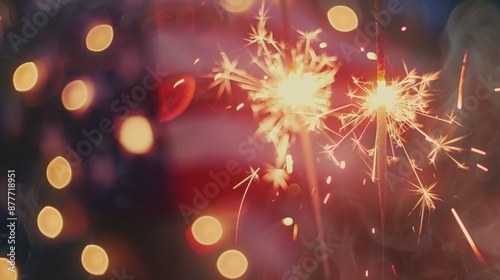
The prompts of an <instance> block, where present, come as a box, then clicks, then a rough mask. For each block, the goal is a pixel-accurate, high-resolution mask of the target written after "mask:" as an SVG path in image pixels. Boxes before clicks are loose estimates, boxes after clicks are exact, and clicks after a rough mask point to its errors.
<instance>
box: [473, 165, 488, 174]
mask: <svg viewBox="0 0 500 280" xmlns="http://www.w3.org/2000/svg"><path fill="white" fill-rule="evenodd" d="M476 166H477V168H479V169H481V170H483V171H484V172H488V167H486V166H484V165H482V164H479V163H478V164H476Z"/></svg>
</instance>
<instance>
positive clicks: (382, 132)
mask: <svg viewBox="0 0 500 280" xmlns="http://www.w3.org/2000/svg"><path fill="white" fill-rule="evenodd" d="M380 6H381V0H375V15H378V14H379V11H380ZM375 36H376V37H375V48H376V54H377V90H381V87H383V88H385V87H386V81H385V65H384V64H385V63H384V57H385V54H384V46H383V41H384V34H383V32H382V27H381V26H380V20H379V19H378V18H377V16H375ZM375 157H376V158H375V159H374V162H375V163H376V164H377V166H376V167H377V169H376V173H377V186H378V199H379V204H380V226H381V228H382V279H385V267H384V266H385V248H384V247H385V230H384V225H385V206H386V199H387V111H386V108H385V105H381V106H379V107H378V108H377V130H376V136H375Z"/></svg>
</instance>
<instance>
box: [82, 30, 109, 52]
mask: <svg viewBox="0 0 500 280" xmlns="http://www.w3.org/2000/svg"><path fill="white" fill-rule="evenodd" d="M112 41H113V27H112V26H111V25H109V24H100V25H96V26H94V27H93V28H92V29H90V31H89V33H87V38H86V40H85V43H86V45H87V49H89V50H90V51H93V52H102V51H104V50H105V49H107V48H108V47H109V45H111V42H112Z"/></svg>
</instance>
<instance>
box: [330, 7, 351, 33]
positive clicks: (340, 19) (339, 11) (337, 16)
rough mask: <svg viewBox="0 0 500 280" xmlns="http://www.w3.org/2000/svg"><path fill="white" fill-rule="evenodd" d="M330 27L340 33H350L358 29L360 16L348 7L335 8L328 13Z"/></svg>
mask: <svg viewBox="0 0 500 280" xmlns="http://www.w3.org/2000/svg"><path fill="white" fill-rule="evenodd" d="M327 16H328V21H329V22H330V25H331V26H332V27H333V28H335V29H336V30H338V31H340V32H349V31H352V30H354V29H356V27H358V16H357V15H356V13H355V12H354V11H353V10H352V9H351V8H349V7H347V6H342V5H339V6H334V7H332V8H331V9H330V10H328V12H327Z"/></svg>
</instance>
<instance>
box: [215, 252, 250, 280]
mask: <svg viewBox="0 0 500 280" xmlns="http://www.w3.org/2000/svg"><path fill="white" fill-rule="evenodd" d="M247 268H248V261H247V258H246V257H245V255H243V253H241V252H240V251H237V250H228V251H225V252H224V253H222V254H221V255H220V256H219V259H218V260H217V269H218V270H219V272H220V274H222V276H224V277H226V278H229V279H236V278H239V277H241V276H242V275H243V274H244V273H245V272H246V271H247Z"/></svg>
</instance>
